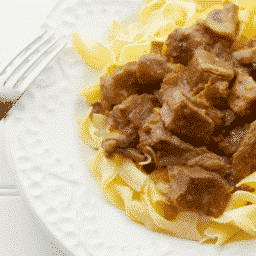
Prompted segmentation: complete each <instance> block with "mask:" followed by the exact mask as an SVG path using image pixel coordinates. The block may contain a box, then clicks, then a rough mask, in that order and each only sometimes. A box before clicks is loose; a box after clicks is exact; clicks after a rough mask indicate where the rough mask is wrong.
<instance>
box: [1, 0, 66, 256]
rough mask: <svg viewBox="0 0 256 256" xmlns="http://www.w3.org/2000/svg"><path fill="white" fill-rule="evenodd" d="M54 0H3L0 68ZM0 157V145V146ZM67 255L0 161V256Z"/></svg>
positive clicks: (34, 29)
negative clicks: (32, 209) (25, 199)
mask: <svg viewBox="0 0 256 256" xmlns="http://www.w3.org/2000/svg"><path fill="white" fill-rule="evenodd" d="M57 2H58V0H43V1H39V0H3V1H1V7H0V21H1V26H0V35H1V38H0V68H1V67H3V65H4V64H7V62H8V61H10V60H11V59H12V58H13V57H14V56H15V55H16V54H17V53H18V52H19V51H20V50H21V49H22V48H23V47H24V46H26V45H27V44H28V43H30V42H31V41H32V39H33V38H34V37H35V35H36V34H38V33H39V32H40V30H39V28H40V25H41V24H42V22H43V21H44V20H45V19H46V17H47V15H48V13H49V12H50V11H51V9H52V8H53V7H54V6H55V5H56V3H57ZM0 154H1V143H0ZM30 255H31V256H48V255H71V254H70V253H69V252H68V251H66V250H65V248H63V247H62V246H61V245H60V244H59V243H58V242H57V241H56V240H55V239H54V238H53V237H51V234H49V233H48V232H47V230H46V229H45V228H44V227H42V226H41V223H40V220H38V219H37V216H35V214H34V213H33V212H32V211H31V210H30V209H29V208H28V206H27V204H26V202H25V201H24V200H23V199H22V197H21V196H20V195H19V194H18V192H17V190H16V186H15V176H14V172H13V171H12V170H10V169H9V168H6V166H5V165H4V164H3V163H1V161H0V256H30Z"/></svg>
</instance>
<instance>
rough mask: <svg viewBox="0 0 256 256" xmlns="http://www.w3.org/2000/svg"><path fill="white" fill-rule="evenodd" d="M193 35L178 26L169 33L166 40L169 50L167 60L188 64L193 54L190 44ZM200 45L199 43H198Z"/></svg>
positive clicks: (166, 54)
mask: <svg viewBox="0 0 256 256" xmlns="http://www.w3.org/2000/svg"><path fill="white" fill-rule="evenodd" d="M190 38H191V35H190V33H189V31H188V30H186V29H181V28H176V29H174V31H173V32H172V33H171V34H169V36H168V39H167V41H166V44H167V50H166V53H165V56H166V57H167V60H168V61H170V60H173V61H174V63H181V64H183V65H187V63H188V62H189V61H190V59H191V58H192V56H193V48H192V45H190ZM198 45H199V44H198Z"/></svg>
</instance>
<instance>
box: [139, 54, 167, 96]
mask: <svg viewBox="0 0 256 256" xmlns="http://www.w3.org/2000/svg"><path fill="white" fill-rule="evenodd" d="M168 72H169V65H168V62H167V61H166V58H165V57H163V56H161V55H158V54H153V53H150V54H146V55H143V56H141V57H140V59H139V60H138V65H137V69H136V74H137V76H138V79H139V82H140V83H141V84H142V85H143V86H144V91H146V92H148V93H151V92H153V91H154V90H159V89H160V84H161V83H162V81H163V78H164V76H165V74H166V73H168Z"/></svg>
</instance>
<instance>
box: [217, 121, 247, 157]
mask: <svg viewBox="0 0 256 256" xmlns="http://www.w3.org/2000/svg"><path fill="white" fill-rule="evenodd" d="M249 128H250V125H249V124H246V125H244V126H243V127H236V128H235V129H233V130H231V131H230V135H229V136H227V137H226V138H223V140H222V141H221V142H220V143H219V148H220V149H221V150H223V152H224V153H225V154H226V155H231V154H234V153H235V152H237V150H238V148H239V146H240V144H241V142H242V141H243V139H244V137H245V136H246V134H247V133H248V131H249Z"/></svg>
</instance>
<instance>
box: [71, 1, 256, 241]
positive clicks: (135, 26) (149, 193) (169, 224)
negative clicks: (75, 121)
mask: <svg viewBox="0 0 256 256" xmlns="http://www.w3.org/2000/svg"><path fill="white" fill-rule="evenodd" d="M225 2H227V1H221V0H216V1H207V0H204V1H200V0H194V1H192V0H191V1H190V0H185V1H181V0H175V1H172V0H153V1H151V0H147V1H146V4H145V5H144V6H143V8H142V9H141V10H140V11H139V17H140V18H139V20H138V21H137V22H135V23H132V24H130V25H129V26H126V27H123V26H122V25H121V24H120V23H118V22H117V21H116V20H114V21H113V23H112V26H111V29H110V31H109V34H108V41H107V42H105V43H103V42H100V41H90V42H86V41H84V40H83V39H82V38H81V36H80V34H79V32H78V31H74V32H73V34H72V39H73V44H74V46H75V48H76V50H77V51H78V53H79V54H80V56H81V57H82V59H83V61H84V62H86V63H87V64H88V65H89V66H90V67H92V68H96V69H101V70H102V72H101V75H100V76H103V75H110V74H113V72H114V69H115V68H116V67H118V66H121V65H124V64H125V63H127V62H130V61H137V60H138V59H139V58H140V57H141V55H143V54H147V53H149V52H150V49H151V42H152V41H161V42H164V41H165V40H166V39H167V36H168V34H170V33H171V32H172V31H173V30H174V29H175V28H184V27H190V26H191V25H192V24H194V23H195V22H196V21H197V20H199V19H205V18H206V16H207V14H208V13H209V12H210V11H212V10H213V9H217V8H220V9H221V8H222V7H223V4H224V3H225ZM229 2H232V3H234V4H236V5H238V6H239V19H240V21H241V22H240V34H239V35H238V40H237V41H238V42H245V41H246V40H247V39H248V38H250V37H251V36H254V35H256V24H255V17H256V15H255V14H256V12H255V9H256V2H255V4H253V3H254V2H253V1H251V0H233V1H229ZM163 50H164V47H163ZM82 95H83V96H84V98H85V100H86V102H87V104H88V105H92V104H93V103H94V102H96V101H98V100H99V99H100V97H101V90H100V80H98V82H97V83H96V84H95V85H94V86H92V87H90V88H89V89H87V90H85V91H83V92H82ZM91 109H92V108H90V109H89V110H88V112H87V113H86V114H85V116H84V117H83V118H82V119H80V120H79V125H80V135H81V138H82V139H83V141H84V142H85V144H87V145H88V146H90V147H91V148H94V149H97V150H98V151H97V154H96V157H95V159H94V160H93V162H92V163H91V164H90V173H91V175H92V176H93V178H94V179H95V180H96V182H97V184H98V186H99V187H100V190H101V192H102V196H103V197H104V198H105V199H106V200H107V201H108V202H109V203H111V204H112V205H114V206H115V207H117V208H118V209H120V210H122V211H123V212H124V213H125V214H126V215H127V216H128V217H129V218H130V219H132V220H133V221H135V222H137V223H139V224H142V225H144V226H145V227H147V228H148V229H149V230H152V231H156V232H161V233H165V234H169V235H172V236H177V237H181V238H184V239H189V240H195V241H200V242H201V243H213V244H218V245H223V244H225V243H227V242H231V241H236V240H244V239H251V238H254V237H255V236H256V192H254V193H250V192H245V191H237V192H235V193H234V194H232V197H231V200H230V202H229V204H228V206H227V208H226V210H225V212H224V214H223V215H222V216H221V217H219V218H218V219H214V218H210V217H202V216H200V215H199V214H197V213H192V212H176V211H177V210H176V209H173V208H172V205H170V204H169V203H168V202H166V199H165V197H164V196H163V194H162V193H161V190H163V189H164V188H165V187H166V186H168V183H169V179H168V175H167V171H166V173H164V172H163V171H161V172H160V171H158V170H156V171H154V172H153V173H152V174H149V175H148V174H145V173H144V172H143V171H142V169H141V167H140V166H138V165H136V164H135V163H134V162H133V161H131V160H130V159H127V158H124V157H122V156H121V155H119V154H115V155H114V157H113V158H111V159H108V158H106V157H105V156H104V152H103V149H102V148H101V143H102V140H103V138H104V136H106V134H108V126H107V118H106V117H105V116H103V115H100V114H93V117H92V119H91V118H90V116H89V115H90V111H91ZM241 184H247V185H249V186H251V187H253V188H255V189H256V172H255V173H253V174H251V175H250V176H248V177H246V178H245V179H244V180H242V181H241V182H240V183H239V184H237V186H240V185H241ZM248 202H249V203H250V205H248Z"/></svg>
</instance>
